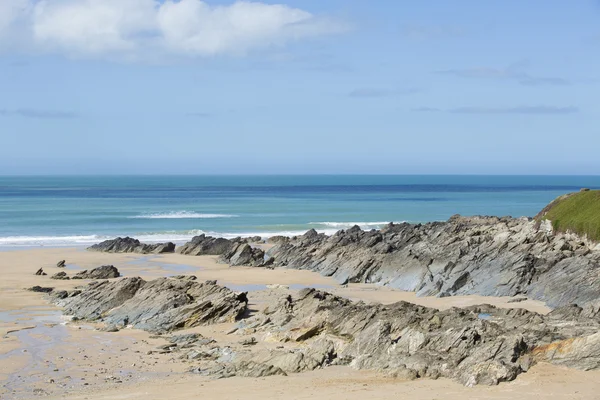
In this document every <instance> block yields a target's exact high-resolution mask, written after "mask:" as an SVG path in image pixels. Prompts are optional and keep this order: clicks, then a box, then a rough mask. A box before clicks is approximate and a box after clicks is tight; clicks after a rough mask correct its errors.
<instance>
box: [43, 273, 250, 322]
mask: <svg viewBox="0 0 600 400" xmlns="http://www.w3.org/2000/svg"><path fill="white" fill-rule="evenodd" d="M67 296H68V297H65V298H58V297H54V301H55V303H56V304H58V305H61V306H63V307H64V313H65V314H67V315H73V316H75V317H76V318H79V319H85V320H100V321H102V322H105V323H106V324H108V325H115V326H127V325H131V326H133V327H135V328H139V329H143V330H146V331H150V332H157V333H162V332H168V331H172V330H176V329H182V328H191V327H194V326H198V325H206V324H212V323H216V322H231V321H235V320H236V319H238V318H240V317H241V316H242V315H243V314H244V312H245V311H246V307H247V301H248V300H247V298H246V294H245V293H235V292H233V291H231V290H229V289H227V288H225V287H222V286H219V285H216V284H214V283H213V282H205V283H199V282H196V281H194V280H190V279H170V278H159V279H156V280H153V281H149V282H146V281H144V280H143V279H141V278H124V279H122V280H119V281H112V282H111V281H99V282H92V283H90V284H89V285H88V286H87V288H85V289H84V290H83V291H81V292H80V293H77V294H76V295H74V296H73V295H71V294H67Z"/></svg>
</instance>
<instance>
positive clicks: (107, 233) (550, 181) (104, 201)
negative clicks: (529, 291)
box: [0, 175, 600, 248]
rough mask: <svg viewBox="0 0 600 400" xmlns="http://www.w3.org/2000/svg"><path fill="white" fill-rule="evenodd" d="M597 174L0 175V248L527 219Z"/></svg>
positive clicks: (595, 180)
mask: <svg viewBox="0 0 600 400" xmlns="http://www.w3.org/2000/svg"><path fill="white" fill-rule="evenodd" d="M582 187H588V188H596V189H598V188H600V177H598V176H429V175H428V176H388V175H386V176H348V175H343V176H324V175H323V176H322V175H320V176H118V177H117V176H63V177H54V176H53V177H48V176H46V177H7V176H5V177H0V247H5V248H6V247H19V246H27V247H31V246H72V245H86V244H90V243H96V242H98V241H101V240H104V239H106V238H112V237H116V236H125V235H129V236H134V237H136V238H139V239H140V240H142V241H146V242H159V241H167V240H170V241H175V242H184V241H186V240H188V239H189V238H191V237H192V236H194V235H197V234H200V233H207V234H210V235H214V236H222V237H235V236H251V235H252V236H254V235H260V236H271V235H278V234H283V235H295V234H301V233H304V232H305V231H306V230H308V229H310V228H315V229H317V230H318V231H321V232H326V233H333V232H335V231H337V230H339V229H344V228H348V227H350V226H352V225H354V224H358V225H360V226H361V227H363V229H371V228H378V227H380V226H382V225H383V224H385V223H387V222H391V221H393V222H401V221H408V222H428V221H441V220H446V219H448V217H450V216H451V215H453V214H463V215H499V216H504V215H512V216H515V217H519V216H533V215H535V214H536V213H537V212H538V211H539V210H540V209H541V208H543V207H544V206H545V205H546V204H547V203H549V202H550V201H551V200H553V199H554V198H556V197H557V196H559V195H561V194H564V193H567V192H572V191H577V190H579V189H580V188H582Z"/></svg>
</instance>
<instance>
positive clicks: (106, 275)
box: [72, 265, 121, 279]
mask: <svg viewBox="0 0 600 400" xmlns="http://www.w3.org/2000/svg"><path fill="white" fill-rule="evenodd" d="M120 276H121V274H120V273H119V270H118V269H117V268H115V267H114V266H112V265H103V266H101V267H98V268H94V269H93V270H91V271H88V270H85V271H81V272H79V273H77V274H75V276H73V278H72V279H114V278H118V277H120Z"/></svg>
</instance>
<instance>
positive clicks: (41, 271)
mask: <svg viewBox="0 0 600 400" xmlns="http://www.w3.org/2000/svg"><path fill="white" fill-rule="evenodd" d="M35 275H37V276H46V275H48V274H46V273H45V272H44V269H43V268H40V269H38V270H37V271H36V273H35Z"/></svg>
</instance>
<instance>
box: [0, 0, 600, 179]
mask: <svg viewBox="0 0 600 400" xmlns="http://www.w3.org/2000/svg"><path fill="white" fill-rule="evenodd" d="M599 71H600V2H599V1H595V0H573V1H568V2H567V1H563V0H544V1H542V0H528V1H517V0H506V1H500V0H496V1H485V2H484V1H478V0H473V1H467V0H458V1H446V0H444V1H442V0H438V1H428V0H421V1H400V0H396V1H391V0H390V1H386V0H370V1H366V0H364V1H363V0H361V1H358V0H356V1H353V0H318V1H317V0H302V1H299V0H296V1H291V0H290V1H285V0H281V1H279V2H275V1H264V2H253V3H248V2H238V3H234V2H233V1H206V2H202V1H200V0H182V1H181V2H179V1H169V2H167V3H164V2H156V1H153V0H44V1H38V0H1V4H0V93H1V95H0V137H1V138H2V141H1V145H0V174H40V173H44V174H46V173H50V174H65V173H89V174H112V173H123V174H137V173H164V174H182V173H184V174H186V173H189V174H198V173H199V174H219V173H222V174H230V173H307V174H311V173H397V174H415V173H416V174H418V173H452V174H454V173H455V174H487V173H491V174H600V162H599V161H598V160H599V158H598V149H600V118H599V115H600V103H599V102H598V99H599V96H598V93H599V92H600V72H599Z"/></svg>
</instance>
